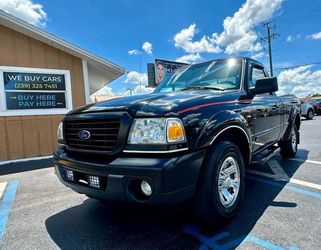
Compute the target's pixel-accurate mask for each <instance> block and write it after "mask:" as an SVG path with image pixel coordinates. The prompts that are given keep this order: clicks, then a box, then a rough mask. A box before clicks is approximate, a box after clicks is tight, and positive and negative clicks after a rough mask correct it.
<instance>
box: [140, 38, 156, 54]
mask: <svg viewBox="0 0 321 250" xmlns="http://www.w3.org/2000/svg"><path fill="white" fill-rule="evenodd" d="M142 49H143V50H144V51H145V52H146V54H148V55H151V54H152V53H153V45H152V44H151V43H150V42H147V41H146V42H144V43H143V46H142Z"/></svg>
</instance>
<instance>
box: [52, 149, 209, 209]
mask: <svg viewBox="0 0 321 250" xmlns="http://www.w3.org/2000/svg"><path fill="white" fill-rule="evenodd" d="M204 157H205V150H202V151H197V152H193V153H185V154H182V153H181V154H180V155H177V154H176V155H172V157H171V156H170V155H167V156H166V157H164V156H159V157H158V156H157V157H151V156H148V157H147V156H146V155H134V156H128V155H127V156H125V155H124V156H121V157H119V158H116V159H114V160H111V161H110V162H108V163H102V162H98V161H93V160H88V159H87V160H83V159H81V160H79V159H80V158H79V157H77V156H71V155H70V154H68V153H67V151H66V150H65V149H64V148H58V149H57V150H56V151H55V152H54V160H55V168H56V173H57V175H58V178H59V179H60V181H61V182H62V183H63V184H64V185H65V186H67V187H69V188H71V189H72V190H74V191H76V192H79V193H82V194H86V195H88V196H91V197H96V198H101V199H107V200H115V201H125V202H140V203H151V204H171V203H180V202H183V201H185V200H188V199H190V198H192V197H193V195H194V190H195V186H196V183H197V180H198V175H199V171H200V168H201V166H202V162H203V159H204ZM65 170H72V171H74V173H76V174H78V175H79V176H82V179H85V178H86V176H88V175H92V176H97V177H99V179H100V180H101V182H102V183H103V185H102V187H101V189H95V188H92V187H90V186H89V185H86V184H85V183H84V182H83V181H82V182H78V181H70V180H67V179H66V178H65V176H64V171H65ZM142 180H145V181H147V182H148V183H149V184H150V185H151V187H152V195H151V196H149V197H146V196H142V195H141V193H139V191H140V190H139V189H140V183H141V181H142Z"/></svg>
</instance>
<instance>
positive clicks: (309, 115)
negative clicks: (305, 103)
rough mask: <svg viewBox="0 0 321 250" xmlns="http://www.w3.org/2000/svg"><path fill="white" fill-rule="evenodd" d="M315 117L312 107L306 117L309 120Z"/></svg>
mask: <svg viewBox="0 0 321 250" xmlns="http://www.w3.org/2000/svg"><path fill="white" fill-rule="evenodd" d="M313 117H314V112H313V110H312V109H309V110H308V113H307V115H306V116H305V118H306V119H307V120H312V119H313Z"/></svg>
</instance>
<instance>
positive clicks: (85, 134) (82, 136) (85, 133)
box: [78, 130, 91, 140]
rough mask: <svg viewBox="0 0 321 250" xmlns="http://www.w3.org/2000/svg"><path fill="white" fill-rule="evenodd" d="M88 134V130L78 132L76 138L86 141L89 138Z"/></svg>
mask: <svg viewBox="0 0 321 250" xmlns="http://www.w3.org/2000/svg"><path fill="white" fill-rule="evenodd" d="M90 135H91V134H90V132H89V131H88V130H80V131H79V132H78V137H79V138H80V139H83V140H88V139H89V138H90Z"/></svg>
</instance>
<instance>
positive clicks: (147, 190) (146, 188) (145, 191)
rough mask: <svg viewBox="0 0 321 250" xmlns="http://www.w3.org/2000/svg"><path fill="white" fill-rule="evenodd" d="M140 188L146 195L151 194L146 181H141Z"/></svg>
mask: <svg viewBox="0 0 321 250" xmlns="http://www.w3.org/2000/svg"><path fill="white" fill-rule="evenodd" d="M140 188H141V189H142V192H143V194H144V195H146V196H151V195H152V187H151V186H150V185H149V183H148V182H147V181H142V183H141V184H140Z"/></svg>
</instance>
